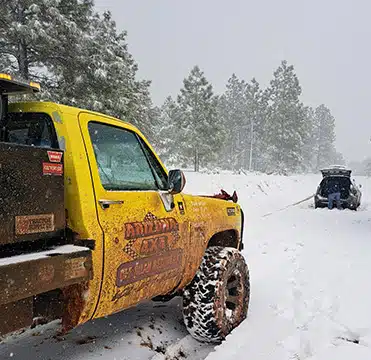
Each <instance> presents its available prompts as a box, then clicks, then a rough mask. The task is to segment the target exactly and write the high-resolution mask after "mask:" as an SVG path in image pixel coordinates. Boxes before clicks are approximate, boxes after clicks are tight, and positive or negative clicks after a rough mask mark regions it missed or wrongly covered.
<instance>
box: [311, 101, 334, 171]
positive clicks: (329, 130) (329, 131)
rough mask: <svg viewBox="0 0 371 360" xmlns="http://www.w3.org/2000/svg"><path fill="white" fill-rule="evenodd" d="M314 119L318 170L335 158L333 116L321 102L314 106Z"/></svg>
mask: <svg viewBox="0 0 371 360" xmlns="http://www.w3.org/2000/svg"><path fill="white" fill-rule="evenodd" d="M314 120H315V137H316V140H317V149H316V157H317V159H316V169H317V170H319V169H321V168H323V167H325V166H329V165H331V164H332V163H333V161H334V160H335V159H334V156H335V146H334V142H335V118H334V117H333V116H332V114H331V111H330V110H329V109H328V108H327V107H326V106H325V105H323V104H322V105H320V106H318V107H317V108H316V110H315V117H314Z"/></svg>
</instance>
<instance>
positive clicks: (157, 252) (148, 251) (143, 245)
mask: <svg viewBox="0 0 371 360" xmlns="http://www.w3.org/2000/svg"><path fill="white" fill-rule="evenodd" d="M179 236H180V235H179V224H178V222H177V221H176V220H175V219H174V218H161V219H158V218H157V217H156V216H154V215H153V214H151V213H148V214H147V215H146V216H145V218H144V220H143V221H138V222H130V223H126V224H124V237H125V240H128V242H127V244H126V245H125V247H124V249H123V251H124V253H125V254H126V255H128V257H129V258H130V259H132V260H129V261H127V262H123V263H122V264H121V265H120V266H119V267H118V269H117V274H116V286H117V287H122V286H125V285H128V284H132V283H135V282H138V281H140V280H143V279H146V278H149V277H152V276H155V275H159V274H163V280H165V279H167V278H171V277H173V276H174V274H172V271H173V270H175V269H177V268H179V265H180V264H181V263H182V258H183V250H182V249H178V248H175V246H176V244H177V242H178V240H179ZM122 296H125V295H124V294H123V292H120V294H116V296H115V297H114V300H117V299H118V298H120V297H122Z"/></svg>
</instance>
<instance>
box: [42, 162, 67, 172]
mask: <svg viewBox="0 0 371 360" xmlns="http://www.w3.org/2000/svg"><path fill="white" fill-rule="evenodd" d="M43 174H44V175H63V164H52V163H43Z"/></svg>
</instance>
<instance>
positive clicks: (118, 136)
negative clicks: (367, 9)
mask: <svg viewBox="0 0 371 360" xmlns="http://www.w3.org/2000/svg"><path fill="white" fill-rule="evenodd" d="M79 123H80V128H81V131H82V134H83V138H84V142H85V147H86V152H87V154H88V157H89V163H90V164H89V165H90V171H91V176H92V180H93V187H94V192H95V197H96V199H95V200H96V211H97V217H98V220H99V223H100V226H101V227H102V230H103V233H104V271H103V272H104V274H103V279H102V290H101V295H100V301H99V305H98V307H97V310H96V312H95V315H94V317H101V316H105V315H107V314H110V313H113V312H117V311H119V310H122V309H124V308H127V307H129V306H131V305H134V304H137V303H138V302H139V301H142V300H145V299H150V298H152V297H154V296H156V295H160V294H166V293H167V292H169V291H171V290H172V289H174V288H175V287H176V286H177V284H178V283H179V282H180V280H181V278H182V270H183V268H184V265H185V264H184V261H185V260H184V256H183V249H184V246H185V244H186V243H187V242H188V239H189V230H188V222H187V221H186V217H187V214H186V208H185V204H184V201H183V197H182V196H181V195H180V194H179V195H174V196H173V195H170V194H168V193H167V192H166V188H167V175H166V173H165V171H164V169H163V167H162V165H161V164H160V162H159V161H158V159H157V158H156V156H155V154H154V153H153V152H152V151H151V149H150V146H148V144H147V143H146V141H145V140H144V139H143V137H142V136H141V135H139V134H138V133H137V132H136V131H135V128H133V127H131V126H130V125H129V124H126V123H124V122H122V121H119V120H114V119H110V118H105V117H100V116H98V115H94V114H90V113H88V112H86V113H85V112H84V113H81V114H80V116H79Z"/></svg>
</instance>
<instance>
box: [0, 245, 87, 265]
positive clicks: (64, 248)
mask: <svg viewBox="0 0 371 360" xmlns="http://www.w3.org/2000/svg"><path fill="white" fill-rule="evenodd" d="M80 251H89V249H88V248H86V247H82V246H76V245H61V246H56V247H55V248H53V249H50V250H45V251H39V252H34V253H30V254H25V255H16V256H11V257H7V258H3V259H0V266H5V265H13V264H19V263H22V262H26V261H34V260H39V259H43V258H46V257H49V256H53V255H54V256H55V255H57V254H58V255H59V254H73V253H77V252H80Z"/></svg>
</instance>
